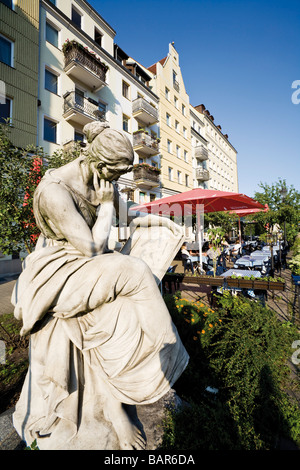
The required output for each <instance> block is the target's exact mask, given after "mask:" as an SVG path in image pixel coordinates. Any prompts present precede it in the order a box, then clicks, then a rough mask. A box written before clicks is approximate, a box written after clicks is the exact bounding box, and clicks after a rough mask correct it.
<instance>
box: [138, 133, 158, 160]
mask: <svg viewBox="0 0 300 470" xmlns="http://www.w3.org/2000/svg"><path fill="white" fill-rule="evenodd" d="M133 148H134V150H135V151H136V152H139V153H143V154H146V155H156V154H158V153H159V139H157V138H156V137H153V136H152V135H151V134H147V133H146V132H145V131H141V132H137V133H135V134H133Z"/></svg>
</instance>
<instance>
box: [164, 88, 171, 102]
mask: <svg viewBox="0 0 300 470" xmlns="http://www.w3.org/2000/svg"><path fill="white" fill-rule="evenodd" d="M165 97H166V100H170V90H169V89H168V88H167V87H166V88H165Z"/></svg>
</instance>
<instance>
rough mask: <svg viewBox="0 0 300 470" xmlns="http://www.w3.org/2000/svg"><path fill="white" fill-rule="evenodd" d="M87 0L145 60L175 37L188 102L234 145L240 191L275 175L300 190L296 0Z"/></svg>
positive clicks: (299, 16) (299, 5) (299, 12)
mask: <svg viewBox="0 0 300 470" xmlns="http://www.w3.org/2000/svg"><path fill="white" fill-rule="evenodd" d="M89 3H90V4H91V5H92V6H93V7H94V8H95V9H96V10H97V11H98V12H99V13H100V15H101V16H102V17H103V18H104V19H105V20H106V21H107V22H108V23H109V24H110V25H111V26H112V27H113V28H114V29H115V31H116V33H117V34H116V37H115V42H116V43H117V44H119V45H120V47H121V48H122V49H124V50H125V51H126V52H127V54H129V55H130V56H132V57H134V58H135V59H136V60H137V61H139V62H140V63H142V64H143V65H144V66H146V67H149V66H150V65H152V64H153V63H154V62H157V61H158V60H160V59H162V58H163V57H165V56H166V55H167V53H168V45H169V43H170V42H172V41H174V42H175V47H176V49H177V51H178V53H179V63H180V67H181V72H182V75H183V80H184V83H185V87H186V90H187V93H188V94H189V96H190V103H191V104H192V105H194V106H197V105H198V104H202V103H203V104H204V105H205V106H206V108H207V109H209V111H210V112H211V114H212V115H213V116H214V118H215V124H220V125H221V126H222V131H223V132H224V133H227V134H228V135H229V140H230V142H231V143H232V145H233V146H234V147H235V148H236V150H237V151H238V173H239V191H240V192H242V193H244V194H247V195H248V196H254V193H255V191H259V190H260V188H259V186H258V185H259V183H260V182H263V183H267V184H272V183H275V182H277V181H278V179H279V178H282V179H285V180H286V182H287V185H288V186H291V185H293V186H294V187H295V189H297V190H298V191H300V103H299V104H294V103H293V102H292V95H293V93H294V96H296V98H298V99H299V98H300V87H299V93H298V94H297V89H293V88H292V84H293V82H294V81H296V80H299V84H300V1H299V0H286V1H284V0H281V1H276V0H274V1H271V0H270V1H267V0H260V1H256V0H253V1H251V0H249V1H248V0H232V1H225V0H211V1H209V0H184V1H178V0H172V1H165V0H153V1H149V2H141V1H137V0H133V1H132V0H130V1H129V2H124V1H120V0H115V1H113V0H110V1H109V0H104V1H102V0H89ZM297 101H298V100H297Z"/></svg>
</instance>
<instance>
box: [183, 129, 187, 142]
mask: <svg viewBox="0 0 300 470" xmlns="http://www.w3.org/2000/svg"><path fill="white" fill-rule="evenodd" d="M183 137H184V138H185V139H187V134H186V127H184V128H183Z"/></svg>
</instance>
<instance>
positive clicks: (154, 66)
mask: <svg viewBox="0 0 300 470" xmlns="http://www.w3.org/2000/svg"><path fill="white" fill-rule="evenodd" d="M167 58H168V56H166V57H164V58H163V59H161V60H159V61H158V62H159V63H160V64H161V65H164V64H165V62H166V60H167ZM158 62H155V64H153V65H151V66H150V67H148V68H147V70H149V71H150V72H152V73H154V74H155V75H156V64H157V63H158Z"/></svg>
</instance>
